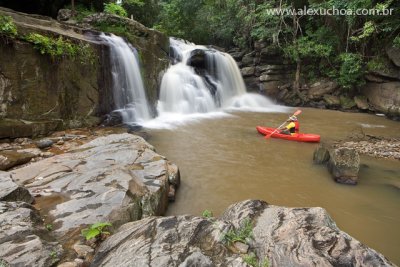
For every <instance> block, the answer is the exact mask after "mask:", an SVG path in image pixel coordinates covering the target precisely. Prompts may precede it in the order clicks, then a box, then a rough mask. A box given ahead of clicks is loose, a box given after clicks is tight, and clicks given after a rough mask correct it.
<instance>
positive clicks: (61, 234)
mask: <svg viewBox="0 0 400 267" xmlns="http://www.w3.org/2000/svg"><path fill="white" fill-rule="evenodd" d="M125 132H126V129H123V128H119V129H118V128H114V129H110V128H103V129H85V130H71V131H63V132H57V133H54V134H53V135H51V136H49V137H47V138H45V139H41V140H29V139H16V140H14V142H12V143H8V144H5V143H4V144H2V149H3V150H2V152H4V151H7V149H10V148H14V149H17V150H18V149H20V150H21V149H22V150H27V149H31V150H36V151H37V153H36V154H37V155H38V156H36V157H34V158H32V159H31V161H29V162H27V163H24V164H23V165H20V166H19V167H17V166H14V167H12V168H11V169H9V170H8V171H7V172H0V179H1V183H0V218H1V220H2V221H3V224H2V225H1V226H0V241H1V242H0V243H1V245H0V259H1V261H0V263H2V264H5V265H6V263H7V264H10V266H18V265H21V266H22V265H24V266H56V265H57V264H59V266H63V267H66V266H76V267H80V266H88V265H89V264H91V266H181V265H184V266H191V265H193V264H200V266H244V267H245V266H254V265H252V264H253V263H254V262H256V263H257V264H264V263H266V262H269V266H289V265H290V266H294V265H307V266H309V265H313V264H317V265H326V266H335V265H337V264H339V263H340V264H345V265H371V266H393V264H392V263H390V262H389V261H388V260H387V259H386V258H385V257H384V256H383V255H381V254H380V253H378V252H376V251H374V250H373V249H370V248H368V247H367V246H365V245H363V244H361V243H360V242H359V241H357V240H355V239H354V238H352V237H351V236H349V235H347V234H346V233H344V232H342V231H341V230H340V229H338V228H337V227H336V225H335V223H334V221H333V220H332V219H331V218H330V217H329V215H328V214H327V213H326V211H325V210H324V209H321V208H285V207H277V206H272V205H268V204H267V203H265V202H264V201H259V200H251V201H250V200H249V201H244V202H240V203H236V204H233V205H232V206H231V207H229V208H228V209H227V210H226V211H225V212H224V213H223V215H222V216H221V217H220V218H213V217H209V216H208V217H195V216H190V215H186V216H169V217H157V215H162V214H164V212H165V210H166V208H167V206H168V200H173V198H174V194H175V191H176V189H177V188H178V186H179V183H180V176H179V170H178V167H177V166H175V165H174V164H173V163H171V162H169V161H168V160H167V159H166V158H165V157H163V156H161V155H158V154H157V153H155V150H154V147H152V146H151V145H150V144H149V143H147V142H146V141H145V140H144V139H143V138H141V137H139V136H136V135H132V134H128V133H125ZM38 151H40V154H39V152H38ZM106 222H107V223H111V226H110V227H109V229H107V231H109V230H110V231H111V233H112V234H111V236H109V234H106V232H105V231H104V232H102V233H101V235H100V236H98V237H96V238H95V239H93V240H94V241H93V240H92V241H89V242H88V241H85V238H84V237H83V236H82V235H81V232H80V231H81V230H82V229H83V228H85V227H88V226H93V225H95V224H96V223H106ZM101 241H103V242H101ZM299 255H302V256H299ZM305 255H306V256H305ZM6 266H7V265H6Z"/></svg>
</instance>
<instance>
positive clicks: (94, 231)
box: [81, 222, 112, 240]
mask: <svg viewBox="0 0 400 267" xmlns="http://www.w3.org/2000/svg"><path fill="white" fill-rule="evenodd" d="M110 226H112V224H111V223H108V222H98V223H95V224H92V225H91V226H90V227H89V228H85V229H82V231H81V234H82V236H84V237H85V238H86V240H90V239H92V238H97V237H98V236H100V235H101V234H110V233H109V232H107V231H104V229H105V228H106V227H110Z"/></svg>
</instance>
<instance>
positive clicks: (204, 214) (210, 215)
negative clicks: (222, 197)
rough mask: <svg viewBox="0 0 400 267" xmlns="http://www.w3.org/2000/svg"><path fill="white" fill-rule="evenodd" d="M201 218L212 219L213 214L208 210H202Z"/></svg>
mask: <svg viewBox="0 0 400 267" xmlns="http://www.w3.org/2000/svg"><path fill="white" fill-rule="evenodd" d="M201 216H203V217H205V218H212V217H213V213H212V211H210V210H204V211H203V213H202V214H201Z"/></svg>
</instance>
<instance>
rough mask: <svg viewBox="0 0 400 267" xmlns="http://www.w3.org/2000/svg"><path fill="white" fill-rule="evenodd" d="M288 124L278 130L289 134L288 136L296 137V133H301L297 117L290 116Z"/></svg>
mask: <svg viewBox="0 0 400 267" xmlns="http://www.w3.org/2000/svg"><path fill="white" fill-rule="evenodd" d="M287 122H288V124H286V125H284V126H282V127H280V128H279V129H278V130H280V133H282V134H287V135H294V134H296V133H299V130H300V124H299V122H298V120H297V117H296V116H295V115H293V116H290V117H289V119H288V120H287Z"/></svg>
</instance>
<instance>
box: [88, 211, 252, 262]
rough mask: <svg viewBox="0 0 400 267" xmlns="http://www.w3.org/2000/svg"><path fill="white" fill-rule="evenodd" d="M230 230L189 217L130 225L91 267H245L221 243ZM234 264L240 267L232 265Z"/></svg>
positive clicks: (107, 244) (106, 245) (152, 219)
mask: <svg viewBox="0 0 400 267" xmlns="http://www.w3.org/2000/svg"><path fill="white" fill-rule="evenodd" d="M229 226H230V225H229V224H228V223H225V222H212V221H209V220H206V219H204V218H200V217H193V216H188V215H186V216H179V217H175V216H168V217H159V218H157V217H148V218H146V219H143V220H141V221H138V222H131V223H127V224H125V225H123V226H122V227H120V229H119V231H118V232H117V233H115V234H114V235H112V236H110V237H109V238H108V239H106V240H105V241H104V242H103V243H102V244H101V245H100V247H99V248H98V250H97V252H96V254H95V257H94V260H93V262H92V266H120V267H123V266H132V267H134V266H138V267H139V266H210V267H211V266H217V265H219V266H246V265H244V262H243V260H242V259H241V257H240V256H239V255H238V254H233V253H232V252H231V251H230V250H228V249H227V247H226V246H225V245H224V244H223V243H222V242H221V239H222V237H223V233H224V230H225V231H227V230H228V229H229ZM132 255H134V256H133V257H132ZM234 260H237V261H238V263H240V264H241V265H229V263H230V262H232V261H234Z"/></svg>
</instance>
